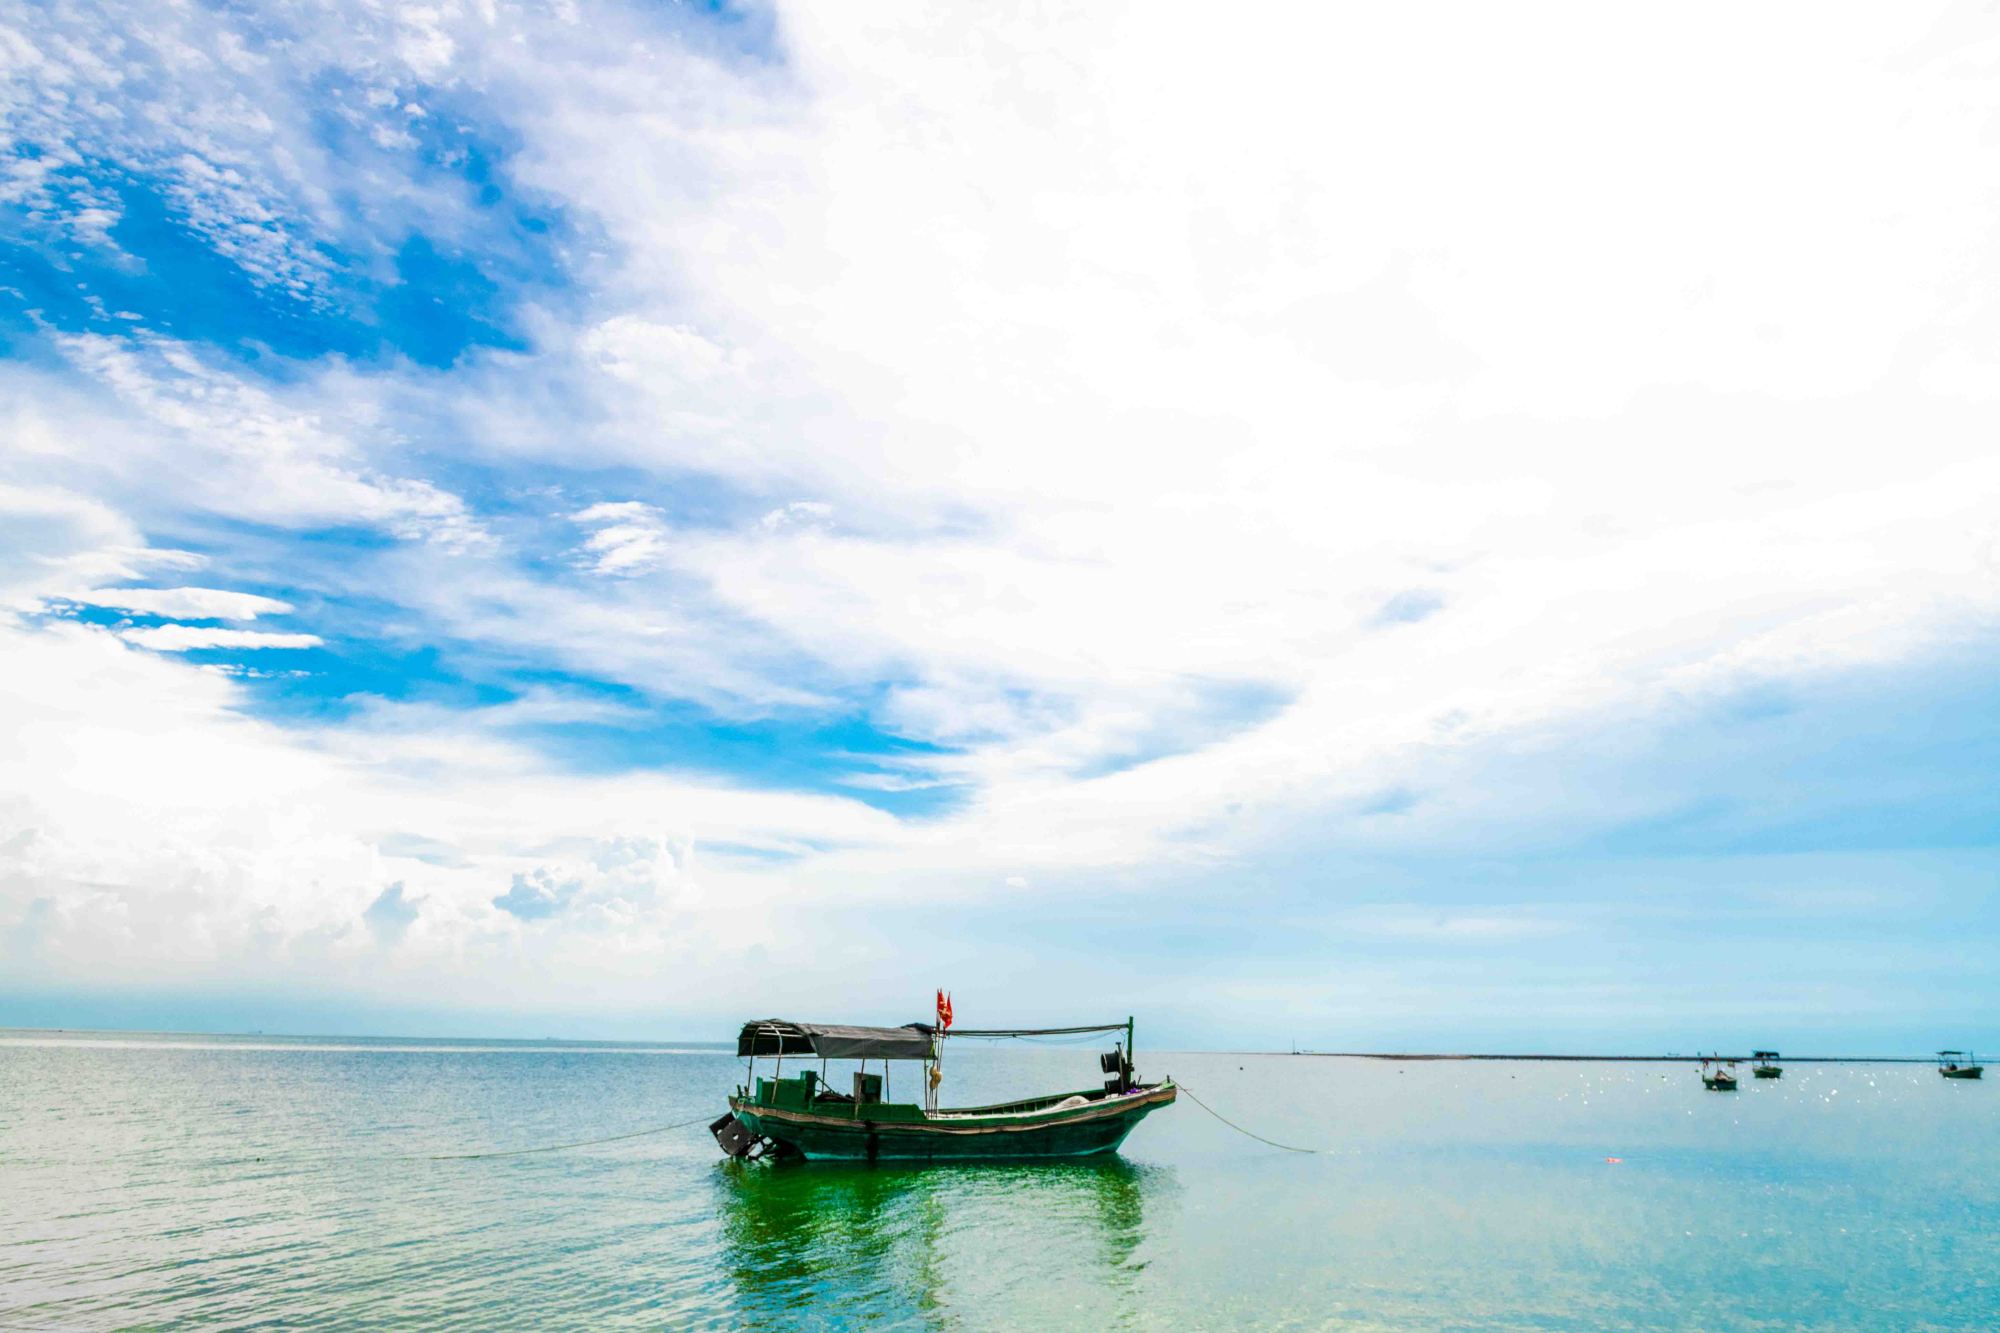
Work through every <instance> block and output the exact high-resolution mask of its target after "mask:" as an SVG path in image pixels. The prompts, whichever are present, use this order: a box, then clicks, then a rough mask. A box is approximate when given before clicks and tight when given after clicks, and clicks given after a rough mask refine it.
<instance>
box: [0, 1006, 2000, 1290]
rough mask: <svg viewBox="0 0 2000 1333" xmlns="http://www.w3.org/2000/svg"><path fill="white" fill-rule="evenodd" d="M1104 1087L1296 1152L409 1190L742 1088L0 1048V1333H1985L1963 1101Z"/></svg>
mask: <svg viewBox="0 0 2000 1333" xmlns="http://www.w3.org/2000/svg"><path fill="white" fill-rule="evenodd" d="M1140 1064H1141V1072H1142V1074H1144V1075H1146V1076H1148V1077H1157V1076H1158V1075H1160V1074H1162V1073H1171V1074H1173V1075H1175V1076H1176V1077H1177V1078H1179V1079H1180V1080H1181V1081H1182V1082H1183V1083H1184V1084H1185V1085H1186V1086H1187V1087H1188V1088H1190V1089H1191V1090H1193V1091H1194V1092H1196V1093H1198V1094H1199V1095H1200V1096H1201V1097H1202V1098H1203V1099H1204V1100H1205V1101H1207V1102H1208V1103H1209V1104H1210V1105H1212V1106H1214V1107H1215V1108H1217V1109H1218V1110H1220V1111H1222V1112H1223V1113H1224V1114H1227V1115H1229V1116H1230V1117H1231V1118H1233V1119H1238V1120H1240V1121H1242V1122H1244V1123H1245V1124H1247V1125H1249V1126H1250V1127H1251V1128H1254V1129H1257V1130H1259V1131H1260V1132H1262V1133H1265V1134H1267V1135H1269V1136H1270V1137H1273V1138H1277V1139H1282V1140H1286V1141H1291V1142H1297V1143H1303V1144H1312V1145H1321V1146H1325V1147H1328V1148H1331V1149H1332V1150H1333V1151H1331V1152H1329V1153H1325V1154H1321V1155H1313V1156H1306V1155H1300V1154H1295V1153H1288V1152H1280V1151H1277V1150H1275V1149H1272V1148H1269V1147H1266V1146H1264V1145H1262V1144H1259V1143H1256V1142H1253V1141H1251V1140H1249V1139H1246V1138H1243V1137H1240V1136H1239V1135H1237V1134H1234V1133H1232V1132H1231V1131H1229V1130H1227V1129H1225V1128H1224V1127H1223V1126H1221V1125H1220V1124H1218V1123H1217V1122H1216V1121H1215V1120H1213V1119H1211V1118H1209V1116H1207V1115H1206V1114H1204V1113H1203V1112H1202V1111H1201V1110H1200V1109H1199V1108H1197V1107H1196V1106H1195V1105H1193V1104H1192V1103H1191V1102H1188V1101H1186V1100H1183V1101H1182V1103H1181V1104H1180V1105H1179V1106H1176V1107H1173V1108H1170V1109H1168V1110H1166V1111H1164V1112H1161V1113H1159V1114H1157V1115H1155V1116H1153V1117H1152V1118H1151V1119H1149V1120H1148V1121H1146V1122H1145V1123H1144V1124H1143V1125H1142V1126H1141V1127H1140V1128H1139V1129H1138V1131H1137V1132H1136V1133H1135V1134H1134V1135H1133V1136H1132V1138H1131V1139H1130V1140H1128V1141H1127V1144H1126V1147H1125V1151H1124V1153H1123V1154H1122V1155H1121V1156H1120V1157H1117V1158H1111V1159H1102V1160H1096V1161H1089V1162H1083V1163H1073V1164H1054V1165H1020V1166H1005V1167H984V1168H982V1167H945V1168H896V1167H879V1168H872V1169H870V1168H849V1167H835V1166H805V1167H779V1168H773V1167H769V1166H752V1167H748V1168H744V1167H740V1166H738V1165H736V1164H725V1163H722V1162H720V1161H719V1160H718V1154H717V1152H716V1150H715V1147H714V1144H713V1142H712V1141H711V1140H710V1139H709V1137H708V1135H707V1132H706V1130H705V1129H704V1128H703V1127H702V1126H701V1125H695V1126H693V1127H690V1128H687V1129H682V1130H679V1131H676V1132H672V1133H666V1134H661V1135H658V1136H656V1137H649V1138H640V1139H634V1140H630V1141H627V1142H623V1143H614V1144H604V1145H600V1146H596V1147H590V1148H581V1149H576V1150H572V1151H567V1152H557V1153H546V1154H539V1155H530V1156H516V1157H494V1158H485V1159H474V1160H455V1161H433V1160H428V1158H427V1155H428V1154H438V1153H469V1152H479V1151H495V1150H506V1149H513V1148H522V1147H531V1146H537V1145H543V1144H549V1143H557V1142H563V1141H568V1140H575V1139H582V1138H591V1137H597V1136H602V1135H611V1134H619V1133H624V1132H628V1131H631V1130H634V1129H640V1128H645V1127H648V1126H653V1125H661V1124H666V1123H669V1122H672V1121H676V1120H685V1119H691V1118H695V1117H701V1118H703V1119H706V1118H708V1117H711V1116H713V1115H715V1114H718V1113H719V1112H720V1110H721V1109H722V1099H723V1096H724V1095H725V1093H726V1092H727V1091H728V1090H729V1088H730V1087H731V1086H732V1085H733V1084H734V1083H736V1082H737V1081H738V1079H739V1078H740V1076H741V1072H742V1065H741V1064H740V1063H739V1062H738V1061H736V1060H734V1059H733V1058H731V1057H729V1056H727V1055H726V1054H724V1053H722V1052H720V1051H716V1050H705V1049H700V1048H695V1047H685V1046H576V1045H563V1044H553V1043H552V1044H526V1043H522V1044H510V1043H453V1042H409V1041H354V1040H338V1041H334V1040H313V1039H269V1038H193V1037H162V1036H143V1035H120V1036H111V1035H79V1034H56V1033H31V1032H13V1033H0V1327H5V1328H9V1329H12V1328H38V1327H50V1328H122V1327H133V1326H163V1325H169V1324H179V1323H187V1324H191V1325H195V1324H198V1325H209V1326H232V1325H252V1324H283V1325H285V1326H288V1327H328V1328H363V1327H369V1328H379V1327H384V1326H391V1325H402V1324H423V1325H425V1326H429V1327H453V1326H456V1327H464V1328H499V1327H519V1328H528V1327H605V1326H639V1327H663V1328H836V1327H839V1328H844V1327H850V1326H856V1325H860V1326H867V1327H878V1328H904V1327H909V1328H945V1329H978V1328H1013V1327H1024V1326H1031V1325H1032V1326H1041V1327H1053V1328H1070V1327H1091V1328H1140V1329H1151V1328H1163V1329H1164V1328H1176V1329H1181V1328H1234V1327H1290V1328H1318V1327H1325V1326H1340V1327H1350V1326H1351V1327H1364V1328H1365V1327H1398V1328H1400V1327H1420V1328H1552V1329H1597V1328H1661V1327H1698V1328H1706V1329H1731V1328H1777V1327H1789V1326H1794V1325H1800V1324H1810V1325H1814V1326H1818V1327H1834V1328H1882V1329H1906V1328H1982V1329H1983V1328H1993V1327H2000V1083H1986V1084H1977V1083H1947V1082H1946V1081H1944V1080H1942V1079H1940V1078H1938V1077H1937V1075H1936V1074H1935V1073H1934V1072H1932V1071H1931V1070H1929V1069H1928V1068H1924V1067H1916V1066H1879V1065H1877V1066H1869V1065H1847V1066H1840V1065H1796V1066H1793V1067H1791V1068H1790V1069H1788V1070H1787V1071H1786V1075H1785V1077H1784V1079H1783V1080H1782V1081H1780V1082H1778V1083H1775V1084H1773V1083H1755V1082H1752V1081H1751V1080H1749V1079H1748V1078H1747V1077H1746V1078H1745V1080H1744V1085H1743V1090H1742V1091H1741V1092H1738V1093H1736V1094H1735V1095H1734V1096H1727V1095H1723V1094H1712V1093H1707V1092H1704V1091H1703V1090H1702V1088H1701V1086H1700V1084H1699V1082H1698V1081H1697V1080H1696V1077H1695V1074H1694V1072H1693V1070H1692V1069H1691V1068H1689V1067H1687V1066H1680V1065H1664V1066H1660V1065H1575V1064H1538V1063H1517V1064H1485V1063H1480V1064H1466V1063H1415V1064H1401V1065H1399V1064H1388V1063H1379V1062H1374V1061H1355V1060H1342V1059H1314V1058H1289V1057H1270V1056H1262V1057H1256V1056H1252V1057H1237V1056H1220V1055H1180V1054H1175V1055H1152V1056H1147V1055H1146V1054H1145V1052H1144V1051H1143V1050H1142V1052H1141V1061H1140ZM1094 1077H1095V1064H1094V1058H1093V1055H1092V1053H1091V1050H1090V1049H1084V1050H1054V1051H1047V1050H1022V1049H1018V1048H1009V1049H1005V1050H1001V1051H980V1050H976V1049H970V1048H968V1049H967V1050H965V1051H963V1052H961V1051H959V1050H958V1049H954V1051H953V1053H952V1063H951V1066H950V1069H949V1074H948V1083H947V1090H948V1091H949V1092H953V1093H955V1094H956V1095H955V1096H954V1097H952V1098H949V1100H965V1101H977V1100H981V1099H984V1098H986V1097H988V1096H989V1095H990V1096H993V1097H999V1096H1004V1095H1008V1094H1012V1093H1022V1092H1032V1091H1041V1090H1048V1089H1053V1088H1057V1087H1078V1086H1084V1085H1086V1084H1088V1083H1089V1082H1090V1081H1091V1080H1092V1079H1093V1078H1094ZM911 1088H912V1090H913V1089H914V1082H912V1084H911ZM893 1091H894V1089H893V1087H892V1092H893ZM1607 1158H1619V1159H1622V1160H1620V1161H1617V1162H1611V1161H1607V1160H1606V1159H1607Z"/></svg>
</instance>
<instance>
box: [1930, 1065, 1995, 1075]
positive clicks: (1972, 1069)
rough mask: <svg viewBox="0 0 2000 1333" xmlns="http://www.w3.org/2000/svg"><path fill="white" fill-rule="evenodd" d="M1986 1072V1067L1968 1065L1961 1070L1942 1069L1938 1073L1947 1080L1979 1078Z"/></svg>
mask: <svg viewBox="0 0 2000 1333" xmlns="http://www.w3.org/2000/svg"><path fill="white" fill-rule="evenodd" d="M1985 1072H1986V1066H1984V1065H1966V1066H1964V1067H1962V1068H1959V1069H1940V1070H1938V1073H1940V1074H1942V1075H1944V1076H1945V1077H1946V1078H1978V1077H1980V1076H1981V1075H1982V1074H1984V1073H1985Z"/></svg>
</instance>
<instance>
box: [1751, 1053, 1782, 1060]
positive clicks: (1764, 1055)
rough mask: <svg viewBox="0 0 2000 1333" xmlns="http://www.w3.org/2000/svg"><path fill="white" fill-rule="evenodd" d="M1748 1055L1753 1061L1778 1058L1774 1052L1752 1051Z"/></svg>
mask: <svg viewBox="0 0 2000 1333" xmlns="http://www.w3.org/2000/svg"><path fill="white" fill-rule="evenodd" d="M1750 1055H1751V1057H1752V1058H1753V1059H1757V1060H1775V1059H1777V1058H1778V1053H1777V1052H1776V1051H1752V1052H1750Z"/></svg>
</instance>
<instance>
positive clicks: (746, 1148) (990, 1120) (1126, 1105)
mask: <svg viewBox="0 0 2000 1333" xmlns="http://www.w3.org/2000/svg"><path fill="white" fill-rule="evenodd" d="M949 1013H950V1011H949V1009H947V1008H943V1007H940V1010H939V1019H940V1022H939V1023H938V1024H937V1025H936V1026H931V1025H928V1024H924V1023H911V1024H909V1025H907V1026H905V1027H899V1028H878V1027H850V1026H845V1025H839V1024H831V1023H795V1022H789V1021H786V1020H783V1019H767V1020H764V1021H761V1022H754V1023H745V1024H744V1025H743V1031H742V1032H741V1033H740V1034H739V1035H738V1037H737V1039H736V1054H737V1055H739V1056H744V1057H747V1058H748V1059H749V1061H750V1069H749V1072H748V1073H747V1074H746V1075H745V1082H744V1084H743V1086H742V1087H740V1088H738V1089H737V1090H736V1095H735V1096H733V1097H731V1098H730V1099H729V1113H728V1114H727V1115H724V1116H723V1117H722V1118H721V1119H719V1120H717V1121H716V1122H715V1123H714V1124H712V1125H710V1126H709V1130H710V1132H712V1133H713V1134H714V1135H715V1141H716V1143H717V1144H719V1145H720V1146H721V1148H722V1150H723V1151H724V1152H726V1153H728V1154H729V1155H730V1156H731V1157H744V1158H753V1159H755V1158H763V1157H773V1158H779V1157H803V1158H806V1159H807V1160H809V1161H828V1160H832V1161H850V1162H858V1161H867V1162H873V1161H877V1160H888V1159H900V1160H910V1159H915V1160H950V1161H960V1162H965V1161H982V1160H1006V1159H1019V1158H1024V1157H1087V1156H1090V1155H1092V1154H1095V1153H1108V1152H1116V1151H1117V1150H1118V1146H1119V1145H1120V1144H1121V1143H1123V1142H1124V1141H1125V1136H1126V1135H1127V1134H1130V1133H1131V1132H1132V1130H1133V1129H1134V1128H1135V1127H1136V1126H1137V1125H1138V1123H1139V1122H1140V1121H1141V1120H1143V1119H1145V1118H1146V1117H1147V1116H1148V1115H1150V1114H1152V1113H1153V1112H1154V1111H1157V1110H1159V1109H1160V1108H1161V1107H1163V1106H1171V1105H1173V1102H1174V1099H1175V1097H1176V1096H1177V1095H1178V1092H1177V1090H1176V1088H1175V1087H1174V1083H1173V1080H1171V1079H1167V1080H1164V1081H1162V1082H1159V1083H1141V1082H1139V1081H1138V1080H1137V1079H1136V1078H1134V1076H1133V1072H1132V1020H1131V1019H1129V1018H1128V1019H1126V1020H1125V1021H1124V1022H1123V1023H1111V1024H1099V1025H1096V1026H1091V1027H1074V1028H1006V1029H981V1030H977V1031H974V1030H971V1029H962V1030H960V1031H958V1032H955V1033H954V1032H950V1031H949ZM1114 1031H1123V1032H1124V1033H1125V1040H1124V1042H1123V1043H1121V1044H1119V1045H1117V1046H1116V1047H1115V1048H1114V1049H1113V1050H1111V1051H1110V1052H1107V1053H1106V1054H1105V1055H1103V1056H1102V1057H1101V1058H1100V1059H1099V1061H1098V1064H1099V1067H1100V1068H1101V1069H1102V1070H1103V1071H1104V1073H1105V1074H1107V1075H1108V1076H1109V1077H1107V1078H1106V1079H1105V1080H1104V1084H1103V1086H1102V1087H1096V1088H1084V1089H1082V1090H1080V1091H1077V1092H1056V1093H1049V1094H1047V1095H1044V1096H1040V1097H1028V1098H1024V1099H1022V1100H1020V1101H1013V1102H1001V1103H997V1104H995V1105H991V1106H966V1107H959V1108H955V1109H951V1108H943V1107H940V1106H939V1105H938V1104H937V1086H938V1083H939V1081H940V1079H941V1078H942V1074H941V1072H940V1056H941V1046H942V1042H943V1040H944V1038H945V1037H946V1036H947V1035H951V1036H960V1037H1050V1036H1067V1035H1071V1034H1080V1033H1088V1032H1114ZM788 1055H789V1056H801V1057H805V1058H806V1059H810V1060H812V1061H813V1062H814V1064H815V1065H816V1066H817V1067H816V1068H805V1069H800V1070H798V1072H796V1073H794V1074H793V1075H792V1076H791V1077H790V1078H786V1077H785V1076H784V1068H785V1057H786V1056H788ZM759 1056H770V1057H774V1058H775V1059H776V1061H777V1068H776V1076H774V1077H771V1078H759V1077H757V1076H756V1065H757V1058H758V1057H759ZM827 1060H859V1061H861V1072H859V1073H856V1074H855V1075H854V1083H853V1087H852V1090H851V1091H849V1092H838V1091H836V1090H835V1089H834V1088H833V1087H831V1086H830V1085H829V1084H828V1083H827V1082H826V1080H825V1077H824V1071H825V1068H826V1066H825V1061H827ZM870 1060H880V1061H882V1073H880V1074H871V1073H869V1072H867V1067H868V1066H867V1062H868V1061H870ZM891 1060H907V1061H911V1062H920V1063H921V1064H922V1067H923V1072H922V1073H921V1074H920V1075H919V1076H918V1078H917V1081H918V1084H919V1087H920V1090H921V1093H922V1098H923V1104H921V1105H919V1104H918V1103H916V1102H891V1101H887V1100H885V1099H884V1092H885V1089H884V1079H885V1078H886V1076H887V1075H888V1072H889V1062H890V1061H891ZM804 1063H805V1061H804V1060H803V1059H802V1060H801V1061H800V1064H804Z"/></svg>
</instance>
